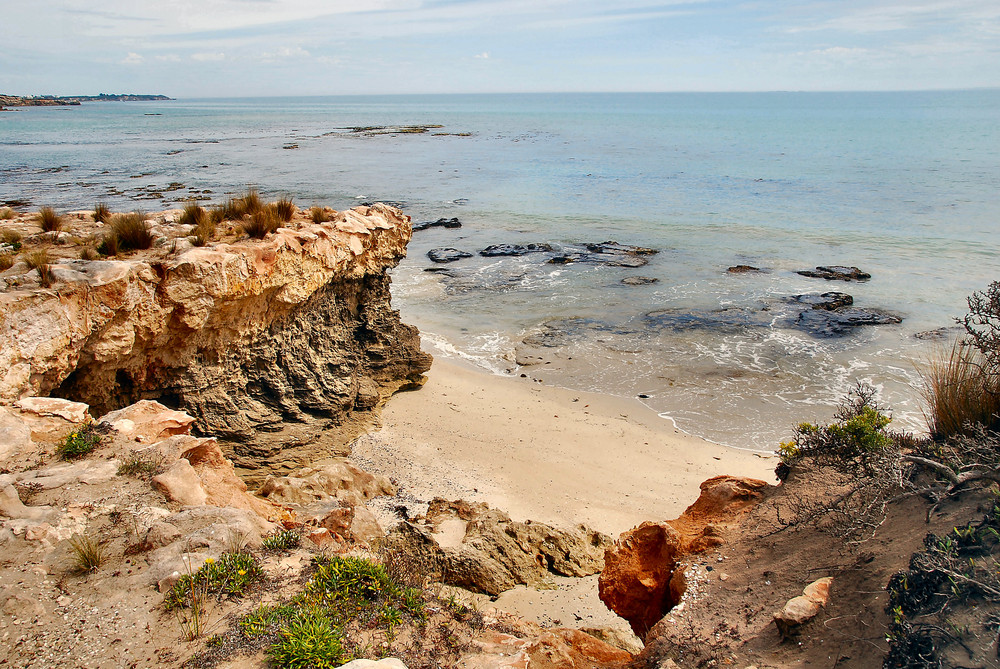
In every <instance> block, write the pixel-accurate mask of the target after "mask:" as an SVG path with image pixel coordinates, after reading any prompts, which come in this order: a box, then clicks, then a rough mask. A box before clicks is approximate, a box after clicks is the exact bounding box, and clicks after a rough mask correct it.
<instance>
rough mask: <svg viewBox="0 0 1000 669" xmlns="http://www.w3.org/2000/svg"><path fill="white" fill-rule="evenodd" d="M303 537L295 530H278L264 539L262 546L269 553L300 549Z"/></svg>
mask: <svg viewBox="0 0 1000 669" xmlns="http://www.w3.org/2000/svg"><path fill="white" fill-rule="evenodd" d="M301 541H302V537H301V535H299V533H298V532H296V531H295V530H277V531H275V532H274V533H272V534H269V535H268V536H266V537H264V539H263V541H262V542H261V545H263V547H264V548H266V549H267V550H269V551H286V550H289V549H292V548H298V547H299V543H301Z"/></svg>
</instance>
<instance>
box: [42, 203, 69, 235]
mask: <svg viewBox="0 0 1000 669" xmlns="http://www.w3.org/2000/svg"><path fill="white" fill-rule="evenodd" d="M35 220H37V221H38V227H40V228H41V229H42V232H58V231H59V230H62V228H63V220H62V217H61V216H60V215H59V214H57V213H56V210H55V209H53V208H52V207H42V208H41V209H39V210H38V213H37V214H35Z"/></svg>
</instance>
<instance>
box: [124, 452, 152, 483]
mask: <svg viewBox="0 0 1000 669" xmlns="http://www.w3.org/2000/svg"><path fill="white" fill-rule="evenodd" d="M162 465H163V456H158V455H150V454H148V453H144V452H142V451H130V452H129V454H128V455H127V456H126V457H125V460H124V461H123V462H122V463H121V464H120V465H119V466H118V475H119V476H133V477H135V478H139V479H150V478H152V477H153V476H155V475H156V473H157V472H158V471H159V470H160V467H161V466H162Z"/></svg>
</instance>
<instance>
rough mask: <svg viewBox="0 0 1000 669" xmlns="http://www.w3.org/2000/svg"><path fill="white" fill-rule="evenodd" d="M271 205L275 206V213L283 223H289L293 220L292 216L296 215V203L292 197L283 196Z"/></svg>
mask: <svg viewBox="0 0 1000 669" xmlns="http://www.w3.org/2000/svg"><path fill="white" fill-rule="evenodd" d="M270 206H272V207H274V211H275V213H277V215H278V218H280V219H281V221H282V222H283V223H287V222H288V221H290V220H292V216H295V204H294V203H293V202H292V198H290V197H283V198H281V199H280V200H278V201H277V202H275V203H273V204H272V205H270Z"/></svg>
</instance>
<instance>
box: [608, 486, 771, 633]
mask: <svg viewBox="0 0 1000 669" xmlns="http://www.w3.org/2000/svg"><path fill="white" fill-rule="evenodd" d="M767 487H768V484H767V483H765V482H764V481H758V480H757V479H748V478H739V477H735V476H716V477H714V478H711V479H708V480H707V481H705V482H704V483H702V484H701V495H700V496H699V497H698V499H697V501H695V503H694V504H692V505H691V506H689V507H688V508H687V509H686V510H685V511H684V513H682V514H681V515H680V517H679V518H677V519H676V520H668V521H665V522H661V523H651V522H646V523H643V524H642V525H640V526H639V527H636V528H634V529H632V530H629V531H628V532H625V533H623V534H622V535H621V536H620V537H619V538H618V541H616V542H615V543H614V545H613V546H612V547H611V548H609V549H608V550H607V551H606V552H605V554H604V571H602V572H601V577H600V580H599V582H598V587H599V594H600V597H601V600H602V601H603V602H604V603H605V605H607V607H608V608H609V609H611V610H612V611H614V612H615V613H617V614H618V615H620V616H621V617H623V618H625V619H626V620H628V621H629V624H630V625H631V626H632V629H633V630H634V631H635V633H636V634H638V635H639V636H640V637H642V636H643V635H645V633H646V632H648V631H649V629H650V628H651V627H652V626H653V625H655V624H656V623H657V622H658V621H659V620H660V618H662V617H663V615H664V614H665V613H666V612H667V611H669V610H670V609H671V608H673V607H674V606H675V605H676V604H677V603H678V602H679V601H680V599H681V597H682V596H683V595H684V591H685V581H684V573H683V570H679V569H677V565H678V562H680V560H681V559H682V558H684V557H685V556H687V555H692V554H696V553H701V552H703V551H706V550H708V549H709V548H712V547H714V546H718V545H719V544H721V543H723V538H722V531H723V530H724V529H725V528H726V527H729V526H732V525H734V524H735V523H736V522H738V521H739V519H740V517H741V516H743V514H745V513H746V512H747V511H749V510H750V509H751V508H752V507H753V506H754V505H755V504H757V502H759V501H760V500H761V499H762V498H763V494H764V490H765V489H766V488H767Z"/></svg>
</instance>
